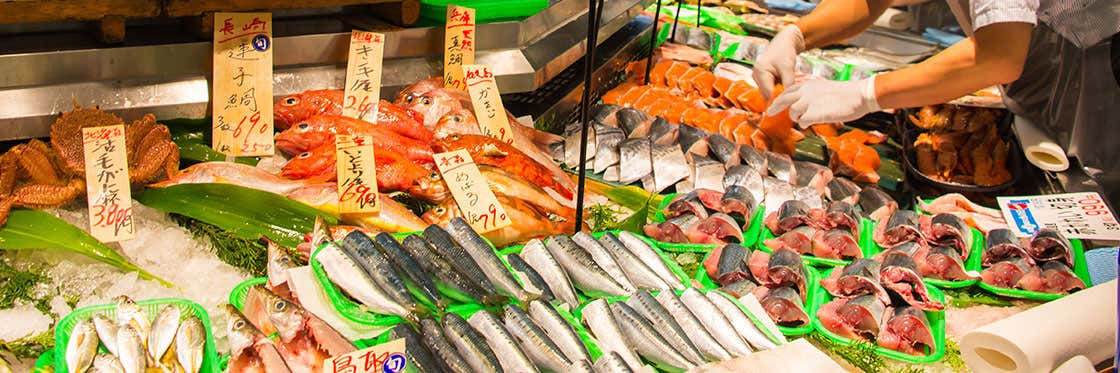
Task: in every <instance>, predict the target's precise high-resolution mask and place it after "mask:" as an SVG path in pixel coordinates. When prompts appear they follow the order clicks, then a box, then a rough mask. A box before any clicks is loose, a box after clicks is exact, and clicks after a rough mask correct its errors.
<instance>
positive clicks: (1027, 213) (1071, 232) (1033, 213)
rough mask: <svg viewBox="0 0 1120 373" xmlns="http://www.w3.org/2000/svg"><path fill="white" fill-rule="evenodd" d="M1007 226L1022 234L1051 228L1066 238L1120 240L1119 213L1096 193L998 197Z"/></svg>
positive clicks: (1024, 235) (1025, 235)
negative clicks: (1110, 208) (1112, 209)
mask: <svg viewBox="0 0 1120 373" xmlns="http://www.w3.org/2000/svg"><path fill="white" fill-rule="evenodd" d="M996 200H997V201H998V202H999V208H1000V210H1002V211H1003V218H1004V219H1005V220H1006V221H1007V225H1008V226H1010V227H1011V230H1012V231H1014V232H1015V235H1017V236H1019V237H1028V236H1030V235H1032V234H1034V233H1035V232H1036V231H1038V229H1039V228H1051V229H1055V230H1057V231H1059V232H1061V233H1062V235H1063V236H1065V237H1066V238H1080V239H1090V240H1120V222H1117V220H1116V214H1115V213H1113V212H1112V211H1111V210H1109V208H1108V205H1107V204H1105V202H1104V200H1103V199H1101V195H1100V194H1097V193H1096V192H1088V193H1065V194H1048V195H1041V196H1022V197H996Z"/></svg>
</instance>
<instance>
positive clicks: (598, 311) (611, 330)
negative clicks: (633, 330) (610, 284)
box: [581, 299, 641, 367]
mask: <svg viewBox="0 0 1120 373" xmlns="http://www.w3.org/2000/svg"><path fill="white" fill-rule="evenodd" d="M581 315H582V316H583V317H582V319H583V322H584V323H585V324H587V328H588V329H589V330H590V331H591V334H593V335H594V336H595V340H596V341H597V342H598V345H599V349H600V350H602V351H603V353H612V352H613V353H616V354H618V355H619V356H621V357H622V360H624V361H626V363H627V364H629V365H630V366H635V367H639V366H641V365H640V364H641V360H639V359H638V356H637V354H635V351H634V348H633V347H631V346H630V344H628V343H627V339H626V336H625V335H624V334H623V332H622V329H620V327H619V325H618V323H617V322H616V321H615V318H614V315H613V314H612V313H611V310H610V307H609V306H608V305H607V301H606V300H603V299H596V300H594V301H592V302H591V303H588V304H587V305H586V306H584V307H583V309H582V310H581Z"/></svg>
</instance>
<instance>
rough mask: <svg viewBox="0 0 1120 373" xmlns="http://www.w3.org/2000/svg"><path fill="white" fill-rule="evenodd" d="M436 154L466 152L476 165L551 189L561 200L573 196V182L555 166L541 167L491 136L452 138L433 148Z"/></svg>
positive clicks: (544, 165) (459, 136)
mask: <svg viewBox="0 0 1120 373" xmlns="http://www.w3.org/2000/svg"><path fill="white" fill-rule="evenodd" d="M431 146H432V150H433V151H436V152H448V151H453V150H466V151H467V153H469V154H470V155H471V159H473V160H474V161H475V163H476V164H480V165H483V164H485V165H491V166H495V167H500V168H502V169H504V170H506V171H509V172H510V173H513V174H515V175H518V176H521V177H523V178H525V179H526V180H529V181H531V182H533V183H536V184H537V185H539V186H541V187H542V188H549V189H552V190H553V191H555V192H556V193H557V194H559V196H560V197H562V198H566V199H571V198H572V197H573V196H574V193H575V192H574V189H575V186H574V182H573V181H572V179H571V178H570V177H569V176H568V174H567V173H565V172H564V171H563V170H560V169H559V167H556V165H555V164H554V162H548V164H541V163H539V162H537V161H535V160H533V158H531V157H529V156H528V155H526V154H525V153H524V152H522V151H521V150H518V149H517V148H515V147H514V146H512V145H509V144H507V143H505V142H502V141H498V140H497V139H494V138H492V137H489V136H481V135H451V136H448V137H446V138H443V139H439V140H436V141H435V142H433V143H432V144H431Z"/></svg>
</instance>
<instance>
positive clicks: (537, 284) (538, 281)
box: [505, 254, 556, 302]
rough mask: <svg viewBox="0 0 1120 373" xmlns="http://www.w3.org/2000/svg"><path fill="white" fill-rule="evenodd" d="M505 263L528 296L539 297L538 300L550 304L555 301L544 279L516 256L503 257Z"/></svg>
mask: <svg viewBox="0 0 1120 373" xmlns="http://www.w3.org/2000/svg"><path fill="white" fill-rule="evenodd" d="M505 259H506V263H509V266H510V268H512V269H513V273H515V274H517V277H518V278H520V279H521V282H522V284H523V285H522V288H523V289H525V291H527V292H529V293H530V294H535V295H537V296H538V297H540V298H539V299H540V300H543V301H546V302H550V301H552V300H553V299H555V298H556V297H555V295H553V294H552V289H549V287H548V284H547V283H545V281H544V278H542V277H541V275H540V274H539V273H537V271H536V270H535V269H533V267H531V266H529V263H526V262H525V260H524V259H521V257H520V256H518V255H517V254H508V255H506V256H505Z"/></svg>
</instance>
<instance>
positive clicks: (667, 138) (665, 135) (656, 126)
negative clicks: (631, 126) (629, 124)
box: [648, 117, 678, 145]
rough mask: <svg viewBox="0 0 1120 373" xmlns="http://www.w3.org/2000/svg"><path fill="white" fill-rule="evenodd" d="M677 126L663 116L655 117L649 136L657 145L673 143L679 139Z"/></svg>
mask: <svg viewBox="0 0 1120 373" xmlns="http://www.w3.org/2000/svg"><path fill="white" fill-rule="evenodd" d="M677 131H678V129H677V126H674V125H673V124H671V123H669V121H667V120H665V118H662V117H656V118H654V119H653V123H650V125H649V136H648V137H649V138H650V141H652V142H653V143H654V144H657V145H671V144H673V143H675V142H676V141H677Z"/></svg>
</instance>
